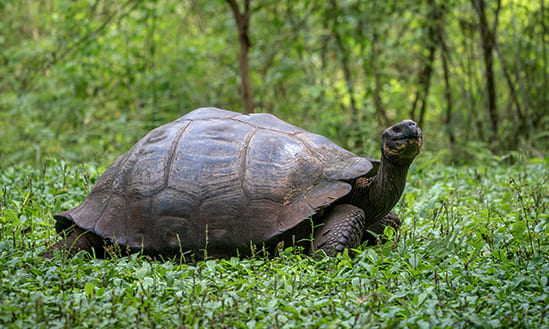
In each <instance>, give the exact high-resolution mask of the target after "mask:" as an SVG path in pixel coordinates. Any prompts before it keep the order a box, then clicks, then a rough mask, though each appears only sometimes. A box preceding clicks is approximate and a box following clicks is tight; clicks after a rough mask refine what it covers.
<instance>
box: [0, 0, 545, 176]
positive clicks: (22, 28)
mask: <svg viewBox="0 0 549 329" xmlns="http://www.w3.org/2000/svg"><path fill="white" fill-rule="evenodd" d="M475 1H476V2H475ZM475 1H471V2H469V1H465V0H456V1H451V2H445V1H427V2H422V1H411V2H382V1H373V2H372V1H371V2H364V1H358V0H347V1H328V2H326V1H319V0H312V1H286V0H283V1H261V2H259V1H255V2H254V1H253V2H252V13H251V27H250V37H251V49H250V54H249V56H250V68H251V71H252V72H251V80H252V88H253V90H254V102H255V104H256V111H264V112H270V113H273V114H275V115H278V116H279V117H281V118H282V119H284V120H286V121H289V122H291V123H293V124H296V125H298V126H302V127H304V128H306V129H309V130H312V131H314V132H317V133H320V134H323V135H326V136H328V137H329V138H331V139H333V140H335V141H336V142H337V143H339V144H341V145H342V146H344V147H347V148H350V149H352V150H354V151H357V152H358V153H360V154H365V155H369V156H376V155H377V154H379V151H378V150H377V149H378V144H379V142H378V138H379V134H380V132H381V130H382V129H384V127H385V126H386V125H387V124H390V123H394V122H396V121H398V120H401V119H405V118H409V117H412V118H414V119H416V120H418V118H419V113H418V111H417V110H415V105H416V103H417V99H418V95H419V96H421V98H422V102H423V103H425V104H426V110H425V115H424V117H423V118H422V122H421V125H422V127H423V130H424V134H425V141H426V144H425V148H426V149H430V150H435V151H440V150H443V149H448V150H449V152H445V153H444V154H446V157H445V160H448V161H454V162H468V161H473V160H476V159H477V158H478V157H481V158H482V157H483V156H484V155H486V154H488V153H490V152H496V153H497V152H501V151H502V150H504V151H509V150H520V151H521V152H526V153H527V154H529V156H538V157H543V156H547V150H548V144H549V143H548V139H549V134H548V133H547V132H548V131H549V111H548V110H547V109H548V108H549V101H548V97H549V96H548V94H547V90H549V89H548V82H547V79H548V74H549V73H548V71H547V58H548V56H547V46H548V45H547V40H548V38H549V37H548V33H547V26H548V25H549V21H548V20H549V19H548V16H549V15H547V13H546V11H547V8H546V4H544V1H543V0H541V1H525V0H515V1H513V0H508V1H503V2H502V3H501V9H500V10H499V11H498V10H497V8H496V5H495V2H494V3H491V2H490V3H485V5H486V13H487V17H488V20H489V23H490V25H491V26H495V27H496V31H495V32H496V33H495V34H496V37H497V39H496V40H497V47H496V48H495V50H494V52H496V53H497V54H495V55H494V70H495V77H496V99H497V106H498V112H499V113H498V114H499V126H498V130H497V131H495V132H488V130H489V124H488V117H487V115H488V114H487V110H486V108H487V100H486V98H487V97H486V89H485V86H484V85H485V82H484V80H483V79H484V72H485V71H484V70H485V68H484V66H483V62H482V48H481V46H479V44H480V41H479V40H480V36H479V27H478V26H479V19H478V17H477V14H476V12H475V9H474V7H473V4H475V3H478V0H475ZM482 2H484V1H482ZM434 10H436V13H438V16H436V17H439V18H438V19H439V21H437V25H436V26H437V29H438V30H437V31H439V30H440V31H441V32H440V34H441V37H440V38H439V39H436V40H435V39H434V37H433V36H432V35H430V33H429V31H430V27H431V28H432V27H433V24H434V21H433V20H432V19H431V17H433V12H434ZM0 17H2V19H1V20H0V165H1V166H7V165H11V164H15V163H21V162H33V163H35V164H36V165H38V164H40V162H41V161H42V160H43V159H44V158H45V157H49V156H55V157H61V158H64V159H66V160H69V161H76V162H80V161H84V162H89V161H98V162H100V163H102V164H103V165H106V164H108V163H109V162H110V161H111V160H113V159H114V158H115V157H116V156H117V155H120V154H121V153H123V152H125V151H126V150H127V149H128V148H129V147H130V146H131V145H132V144H133V143H135V142H136V141H137V140H138V139H139V138H140V137H141V136H143V135H144V134H145V132H146V131H148V130H149V129H151V128H153V127H156V126H158V125H160V124H162V123H166V122H168V121H170V120H173V119H175V118H177V117H179V116H181V115H182V114H184V113H186V112H188V111H190V110H192V109H195V108H197V107H201V106H217V107H222V108H226V109H231V110H236V111H239V110H240V109H241V99H240V93H239V89H238V88H239V78H238V60H237V58H238V57H237V56H238V35H237V30H236V27H235V24H234V20H233V17H232V15H231V12H230V9H229V7H228V6H227V4H226V3H225V2H224V1H221V0H217V1H193V0H185V1H175V0H150V1H139V0H120V1H119V0H115V1H105V0H76V1H75V0H71V1H69V0H43V1H31V0H21V1H13V0H3V1H0ZM496 18H497V20H496ZM494 22H497V24H495V23H494ZM431 31H432V29H431ZM441 40H443V41H441ZM433 42H436V47H432V48H430V45H432V43H433ZM429 49H433V51H432V52H433V60H432V61H430V52H429ZM443 59H445V60H446V63H447V66H448V71H449V72H448V73H449V74H448V76H447V77H448V78H449V85H448V87H446V85H445V77H446V76H445V73H444V70H443V65H442V60H443ZM428 65H431V66H432V73H431V77H430V80H429V82H428V87H430V88H427V90H428V93H427V94H421V90H423V89H422V86H424V85H427V83H426V80H425V79H424V78H422V77H421V76H420V73H421V72H426V70H425V67H427V66H428ZM506 74H507V75H506ZM448 88H449V89H448ZM414 95H416V96H414ZM376 96H379V98H378V99H379V102H378V103H376V102H375V99H376ZM449 104H451V108H450V111H451V113H450V114H451V116H449V115H448V114H449V113H448V111H449V110H448V106H449ZM381 114H383V115H384V116H385V117H383V116H382V115H381ZM385 121H387V122H385ZM451 135H453V136H454V139H453V140H452V138H450V136H451Z"/></svg>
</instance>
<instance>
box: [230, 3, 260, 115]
mask: <svg viewBox="0 0 549 329" xmlns="http://www.w3.org/2000/svg"><path fill="white" fill-rule="evenodd" d="M227 3H228V4H229V6H230V7H231V10H232V12H233V15H234V18H235V21H236V26H237V27H238V43H239V44H240V51H239V54H238V64H239V69H240V84H241V86H240V92H241V94H242V103H243V104H244V111H245V112H246V113H253V112H254V103H253V95H252V84H251V82H250V66H249V61H248V53H249V50H250V46H251V44H250V37H249V30H250V0H245V1H244V12H241V11H240V9H239V7H238V4H237V3H236V0H227Z"/></svg>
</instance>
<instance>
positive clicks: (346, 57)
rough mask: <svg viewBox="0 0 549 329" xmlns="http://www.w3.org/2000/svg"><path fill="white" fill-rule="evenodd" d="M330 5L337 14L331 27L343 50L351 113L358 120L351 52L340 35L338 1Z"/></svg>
mask: <svg viewBox="0 0 549 329" xmlns="http://www.w3.org/2000/svg"><path fill="white" fill-rule="evenodd" d="M330 5H331V7H332V9H333V10H334V12H335V13H336V15H333V17H332V18H333V22H334V25H333V26H332V28H331V32H332V35H333V37H334V39H335V41H336V44H337V48H339V51H340V52H341V66H342V69H343V76H344V78H345V85H346V86H347V93H348V94H349V99H350V103H351V113H352V117H353V120H357V118H358V110H357V107H356V101H355V92H354V84H353V77H352V74H351V68H350V66H349V52H348V51H347V49H345V45H344V44H343V41H342V40H341V36H340V35H339V33H338V31H337V27H338V23H337V19H338V17H339V16H340V15H339V14H340V12H339V9H338V8H337V3H336V1H335V0H331V1H330Z"/></svg>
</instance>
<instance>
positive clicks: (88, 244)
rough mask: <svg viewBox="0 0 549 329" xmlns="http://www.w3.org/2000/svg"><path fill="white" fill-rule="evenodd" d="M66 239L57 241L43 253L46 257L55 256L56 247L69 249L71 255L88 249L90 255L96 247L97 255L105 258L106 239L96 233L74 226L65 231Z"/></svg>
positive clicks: (64, 249)
mask: <svg viewBox="0 0 549 329" xmlns="http://www.w3.org/2000/svg"><path fill="white" fill-rule="evenodd" d="M64 234H66V235H65V237H64V239H62V240H60V241H57V242H56V243H55V244H53V245H52V246H49V247H48V249H46V251H44V253H43V254H42V257H44V258H53V256H54V252H53V251H54V249H58V250H63V251H68V252H69V254H70V255H75V254H76V253H78V252H79V251H81V250H85V251H87V252H88V253H89V254H90V255H94V252H93V249H95V252H96V253H95V255H96V257H99V258H103V257H104V255H105V249H104V245H105V243H104V242H105V241H104V240H103V239H102V238H100V237H99V236H97V235H96V234H94V233H92V232H90V231H86V230H83V229H82V228H80V227H77V226H75V227H73V228H70V229H68V230H66V231H65V233H64Z"/></svg>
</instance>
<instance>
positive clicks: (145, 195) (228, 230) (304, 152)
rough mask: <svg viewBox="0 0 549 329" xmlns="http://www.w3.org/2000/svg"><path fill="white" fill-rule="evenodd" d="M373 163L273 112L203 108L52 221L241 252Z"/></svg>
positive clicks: (155, 135)
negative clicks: (249, 112)
mask: <svg viewBox="0 0 549 329" xmlns="http://www.w3.org/2000/svg"><path fill="white" fill-rule="evenodd" d="M370 170H372V163H371V162H370V161H369V160H368V159H366V158H361V157H358V156H357V155H355V154H353V153H351V152H349V151H346V150H345V149H343V148H341V147H339V146H337V145H336V144H334V143H333V142H331V141H330V140H328V139H327V138H325V137H322V136H320V135H316V134H313V133H310V132H307V131H305V130H303V129H301V128H298V127H295V126H292V125H290V124H288V123H286V122H284V121H282V120H280V119H278V118H276V117H275V116H273V115H270V114H252V115H243V114H238V113H234V112H229V111H225V110H220V109H216V108H201V109H198V110H195V111H193V112H190V113H188V114H187V115H185V116H183V117H181V118H180V119H178V120H176V121H173V122H171V123H168V124H166V125H163V126H161V127H159V128H157V129H154V130H152V131H151V132H149V133H148V134H147V135H146V136H145V137H144V138H143V139H141V140H140V141H139V142H138V143H137V144H136V145H135V146H133V147H132V148H131V149H130V150H129V151H128V152H127V153H125V154H124V155H122V156H120V157H119V158H118V159H117V160H116V161H115V162H114V163H113V164H112V165H111V166H110V167H109V168H108V169H107V170H106V171H105V172H104V173H103V175H102V176H101V177H99V179H98V181H97V183H96V184H95V185H94V187H93V188H92V190H91V192H90V193H89V195H88V196H87V197H86V198H85V199H84V201H83V202H82V203H81V204H80V205H79V206H78V207H76V208H74V209H71V210H68V211H65V212H63V213H61V214H58V215H56V216H55V218H56V219H57V220H58V224H61V225H58V229H59V230H61V229H64V228H65V227H66V226H67V225H69V224H72V222H74V223H76V224H77V225H78V226H80V227H82V228H84V229H87V230H92V231H94V232H95V233H97V234H98V235H100V236H102V237H103V238H106V239H109V240H111V241H113V240H114V241H116V242H117V243H119V244H120V245H121V246H127V247H130V248H145V249H148V250H157V251H164V250H174V249H177V250H179V249H180V248H183V249H190V250H193V249H194V250H196V249H199V248H204V246H205V244H206V241H207V244H208V246H212V247H216V248H238V247H246V246H249V245H250V242H252V243H261V242H263V241H267V240H269V239H271V238H273V237H275V236H277V235H278V234H281V233H282V232H285V231H287V230H289V229H291V228H293V227H294V226H296V225H297V224H298V223H300V222H301V221H303V220H305V219H307V218H309V216H311V215H312V214H314V213H316V212H317V211H318V210H319V209H322V208H325V207H327V206H329V205H330V204H332V203H333V202H334V201H335V200H337V199H339V198H341V197H343V196H344V195H346V194H347V193H349V191H350V190H351V185H350V184H349V183H348V182H347V181H349V180H350V179H353V178H356V177H358V176H362V175H365V174H366V173H368V172H369V171H370Z"/></svg>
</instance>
